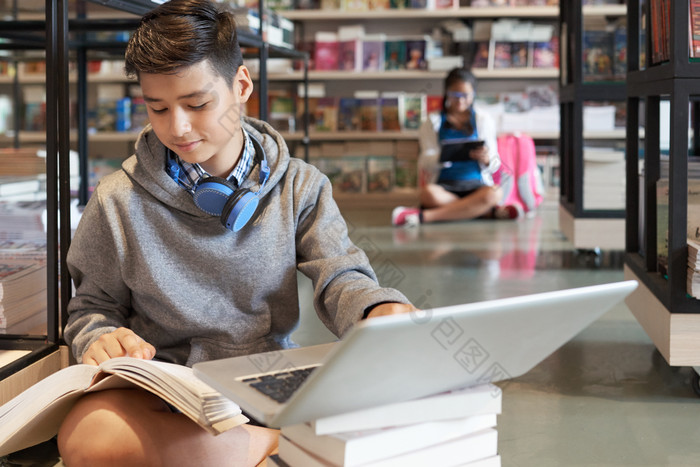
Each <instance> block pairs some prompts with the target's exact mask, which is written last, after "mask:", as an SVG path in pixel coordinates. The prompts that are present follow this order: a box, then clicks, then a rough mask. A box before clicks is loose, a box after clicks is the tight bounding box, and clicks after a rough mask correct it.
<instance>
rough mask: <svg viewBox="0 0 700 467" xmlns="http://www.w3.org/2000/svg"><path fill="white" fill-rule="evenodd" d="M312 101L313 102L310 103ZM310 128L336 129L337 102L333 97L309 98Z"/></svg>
mask: <svg viewBox="0 0 700 467" xmlns="http://www.w3.org/2000/svg"><path fill="white" fill-rule="evenodd" d="M312 101H313V104H312ZM309 119H310V128H309V129H311V130H314V131H337V129H338V102H337V100H336V98H335V97H316V98H309Z"/></svg>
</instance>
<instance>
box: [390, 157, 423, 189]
mask: <svg viewBox="0 0 700 467" xmlns="http://www.w3.org/2000/svg"><path fill="white" fill-rule="evenodd" d="M395 165H396V172H395V174H394V186H395V187H396V188H399V189H415V188H416V187H417V186H418V159H417V158H411V157H408V158H406V157H402V156H401V155H400V154H397V157H396V161H395Z"/></svg>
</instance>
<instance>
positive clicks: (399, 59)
mask: <svg viewBox="0 0 700 467" xmlns="http://www.w3.org/2000/svg"><path fill="white" fill-rule="evenodd" d="M405 68H406V41H404V40H402V39H388V40H387V41H386V42H385V43H384V69H385V70H403V69H405Z"/></svg>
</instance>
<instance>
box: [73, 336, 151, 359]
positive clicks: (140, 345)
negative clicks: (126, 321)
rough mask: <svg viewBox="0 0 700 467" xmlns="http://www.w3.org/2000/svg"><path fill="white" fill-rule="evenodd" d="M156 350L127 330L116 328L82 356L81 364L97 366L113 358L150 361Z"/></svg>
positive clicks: (98, 340) (101, 337) (94, 343)
mask: <svg viewBox="0 0 700 467" xmlns="http://www.w3.org/2000/svg"><path fill="white" fill-rule="evenodd" d="M155 354H156V349H155V347H153V346H152V345H151V344H149V343H148V342H146V341H145V340H143V339H141V338H140V337H139V336H137V335H136V334H135V333H134V331H132V330H131V329H127V328H118V329H117V330H115V331H112V332H110V333H108V334H103V335H102V336H100V338H99V339H97V340H96V341H95V342H93V343H92V345H91V346H90V347H89V348H88V349H87V351H86V352H85V353H84V354H83V363H86V364H88V365H99V364H100V363H102V362H104V361H107V360H109V359H110V358H115V357H126V356H129V357H134V358H142V359H144V360H150V359H152V358H153V357H154V356H155Z"/></svg>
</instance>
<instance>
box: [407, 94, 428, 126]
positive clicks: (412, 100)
mask: <svg viewBox="0 0 700 467" xmlns="http://www.w3.org/2000/svg"><path fill="white" fill-rule="evenodd" d="M401 104H402V105H401V118H402V124H403V128H404V129H406V130H417V129H419V128H420V126H421V123H423V120H424V119H425V118H426V98H425V95H424V94H419V93H406V94H404V95H403V97H402V99H401Z"/></svg>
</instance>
